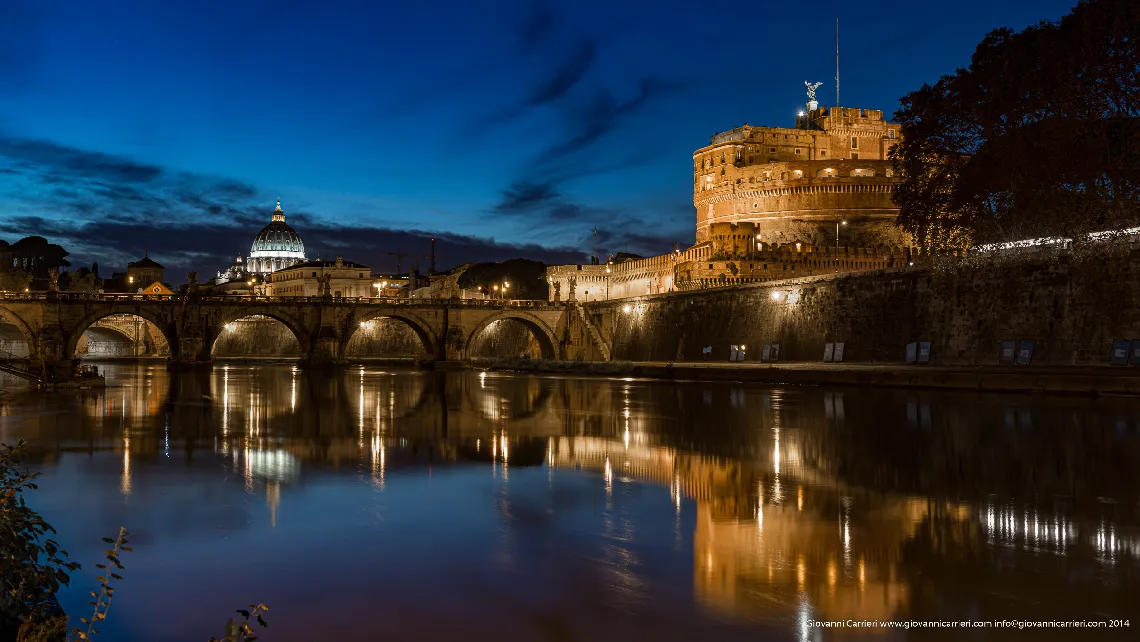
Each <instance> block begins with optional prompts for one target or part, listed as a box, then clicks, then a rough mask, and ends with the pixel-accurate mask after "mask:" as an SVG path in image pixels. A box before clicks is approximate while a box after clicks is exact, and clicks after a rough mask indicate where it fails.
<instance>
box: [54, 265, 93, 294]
mask: <svg viewBox="0 0 1140 642" xmlns="http://www.w3.org/2000/svg"><path fill="white" fill-rule="evenodd" d="M59 283H60V289H62V290H66V291H68V292H98V291H99V289H100V288H101V286H102V285H103V282H102V281H100V280H99V278H98V277H96V276H95V274H94V273H93V272H92V271H91V270H89V269H87V268H85V267H81V268H79V269H78V270H76V271H75V272H64V273H63V274H62V275H60V278H59Z"/></svg>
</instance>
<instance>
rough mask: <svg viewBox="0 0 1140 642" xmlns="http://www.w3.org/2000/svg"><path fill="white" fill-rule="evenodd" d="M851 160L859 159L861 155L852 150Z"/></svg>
mask: <svg viewBox="0 0 1140 642" xmlns="http://www.w3.org/2000/svg"><path fill="white" fill-rule="evenodd" d="M851 160H859V155H858V154H856V153H855V152H851Z"/></svg>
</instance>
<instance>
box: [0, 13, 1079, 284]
mask: <svg viewBox="0 0 1140 642" xmlns="http://www.w3.org/2000/svg"><path fill="white" fill-rule="evenodd" d="M1072 4H1073V0H1008V1H1001V0H989V1H982V0H959V1H957V2H954V3H908V4H899V3H895V2H879V1H876V0H865V1H862V2H859V3H852V2H849V1H844V2H831V1H829V0H828V1H824V0H820V1H817V2H814V3H809V4H803V3H765V2H747V3H745V2H733V1H726V2H721V3H714V4H701V3H693V2H678V1H674V0H660V1H659V2H655V3H651V4H649V3H640V2H626V1H624V0H607V1H604V2H603V1H598V0H579V1H577V2H574V3H569V2H561V3H555V2H549V3H546V2H538V1H530V2H527V1H518V0H499V1H497V2H483V1H479V2H475V1H472V2H457V1H449V0H437V1H436V2H430V3H415V2H375V1H373V2H365V1H356V0H345V1H336V0H320V1H310V0H197V1H195V2H187V1H184V0H165V1H164V2H143V1H141V0H133V1H127V0H81V1H73V0H0V238H3V239H5V240H8V241H9V242H12V241H15V240H17V239H19V238H20V237H22V236H26V235H30V234H39V235H42V236H46V237H48V238H49V239H50V240H51V241H53V242H57V243H60V244H61V245H63V246H64V247H66V248H68V249H69V250H71V252H72V257H71V258H72V259H73V264H74V265H82V264H89V263H90V262H92V261H99V262H100V265H101V266H105V267H104V268H101V269H102V271H103V272H109V271H110V270H112V269H122V268H123V267H124V264H125V262H126V261H127V260H130V259H134V258H137V257H138V256H140V255H141V254H142V253H143V252H144V251H149V252H150V255H151V256H152V257H154V258H156V259H157V260H159V261H160V262H162V263H164V264H165V265H166V266H167V267H168V268H169V269H171V270H176V271H179V272H181V271H184V270H188V269H196V270H199V271H200V272H203V273H205V274H207V275H210V274H213V272H214V271H216V270H219V269H224V268H225V267H226V266H227V265H228V264H229V263H230V261H231V260H232V257H233V256H234V255H236V254H238V253H242V254H244V253H246V252H248V251H249V246H250V243H251V242H252V240H253V237H254V235H255V234H256V232H257V230H258V229H260V227H261V226H262V225H264V224H265V223H266V222H268V219H269V214H270V212H271V211H272V209H273V206H274V200H275V198H276V197H278V196H280V197H281V199H282V205H283V206H284V208H285V210H286V214H287V216H288V221H289V223H290V224H292V225H294V227H296V228H297V229H298V231H299V232H300V233H301V236H302V238H303V239H304V240H305V243H306V248H307V250H308V253H309V255H310V256H311V257H313V258H315V257H316V256H317V255H321V256H330V257H331V256H334V255H342V256H344V257H345V258H346V259H350V260H356V261H359V262H362V263H365V264H367V265H370V266H372V267H373V269H374V270H376V271H384V270H391V269H393V268H394V267H395V266H394V260H393V259H391V258H390V257H388V256H387V255H386V253H387V252H390V251H397V250H401V251H405V252H417V253H427V250H428V241H427V239H428V238H430V237H435V238H437V239H438V241H437V252H438V255H439V264H440V267H449V266H451V265H455V264H458V263H461V262H466V261H471V260H499V259H505V258H510V257H515V256H523V257H527V258H534V259H538V260H546V261H554V262H558V261H577V260H581V259H582V258H583V257H584V256H586V255H587V254H588V253H589V251H590V249H591V243H592V240H591V231H592V229H593V227H594V226H595V225H597V227H598V239H599V250H600V251H601V252H604V253H612V252H616V251H629V252H636V253H640V254H646V255H649V254H654V253H662V252H666V251H668V250H669V249H670V248H671V247H672V245H673V244H674V243H678V244H680V245H681V246H686V245H688V244H691V243H692V242H693V236H694V233H693V228H694V214H693V208H692V204H691V181H692V176H691V154H692V151H693V150H694V149H697V148H699V147H701V146H703V145H706V144H708V139H709V136H710V135H712V134H713V133H715V132H717V131H721V130H725V129H729V128H731V127H733V126H736V125H740V124H742V123H744V122H749V123H752V124H768V125H781V126H787V125H789V124H790V123H791V119H792V114H793V113H794V111H795V110H796V109H798V108H799V106H800V104H801V103H802V102H803V101H804V100H805V96H804V87H803V83H804V81H805V80H812V81H821V82H823V83H824V86H823V87H821V88H820V98H821V99H822V100H821V102H823V103H825V104H828V103H833V102H834V96H835V94H834V75H835V73H834V72H835V69H834V65H835V57H834V19H835V16H836V15H838V16H839V18H840V21H841V36H842V37H841V41H842V56H843V57H842V65H843V66H842V79H843V86H842V98H843V103H844V104H845V105H849V106H857V107H865V108H879V109H883V110H885V111H887V112H888V113H889V112H892V111H893V110H894V109H895V108H896V107H897V104H898V98H899V97H900V96H902V95H903V94H905V93H906V92H908V91H910V90H913V89H916V88H918V87H920V86H921V85H922V84H923V83H929V82H933V81H935V80H937V79H938V77H939V76H940V75H941V74H944V73H949V72H952V71H953V70H954V69H955V68H956V67H963V66H966V65H968V63H969V56H970V54H971V53H972V52H973V49H974V47H975V45H976V44H977V42H978V41H979V40H980V39H981V38H982V36H983V35H984V34H985V33H986V32H988V31H990V30H992V29H994V28H997V27H1000V26H1010V27H1013V28H1016V29H1020V28H1023V27H1024V26H1026V25H1028V24H1031V23H1034V22H1037V21H1039V20H1044V19H1050V20H1052V19H1057V18H1059V17H1060V16H1061V15H1063V14H1064V13H1067V12H1068V10H1069V8H1070V7H1071V6H1072ZM390 264H391V265H390ZM168 280H172V281H180V280H181V276H180V274H178V273H176V274H170V275H169V278H168Z"/></svg>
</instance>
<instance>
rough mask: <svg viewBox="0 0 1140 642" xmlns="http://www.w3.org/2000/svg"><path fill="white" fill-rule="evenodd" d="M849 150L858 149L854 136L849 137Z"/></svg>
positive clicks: (856, 139) (857, 140) (857, 141)
mask: <svg viewBox="0 0 1140 642" xmlns="http://www.w3.org/2000/svg"><path fill="white" fill-rule="evenodd" d="M851 149H859V139H858V138H855V137H854V136H852V137H851Z"/></svg>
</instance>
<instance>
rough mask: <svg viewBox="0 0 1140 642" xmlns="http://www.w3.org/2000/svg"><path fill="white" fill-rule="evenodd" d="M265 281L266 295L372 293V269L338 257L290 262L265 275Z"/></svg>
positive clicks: (352, 295)
mask: <svg viewBox="0 0 1140 642" xmlns="http://www.w3.org/2000/svg"><path fill="white" fill-rule="evenodd" d="M265 281H266V282H265V292H266V294H267V295H268V296H323V295H324V294H326V293H327V294H329V295H331V296H334V297H346V298H352V297H368V296H376V294H375V290H376V288H374V287H373V285H372V270H371V269H369V268H368V267H366V266H363V265H361V264H359V263H353V262H352V261H345V260H344V259H342V258H340V257H339V256H338V257H337V258H336V260H335V261H328V260H321V259H317V260H316V261H306V262H305V263H297V264H295V265H291V266H289V267H287V268H285V269H282V270H277V271H276V272H274V273H273V274H270V275H269V276H267V277H265ZM326 289H327V292H326Z"/></svg>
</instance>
